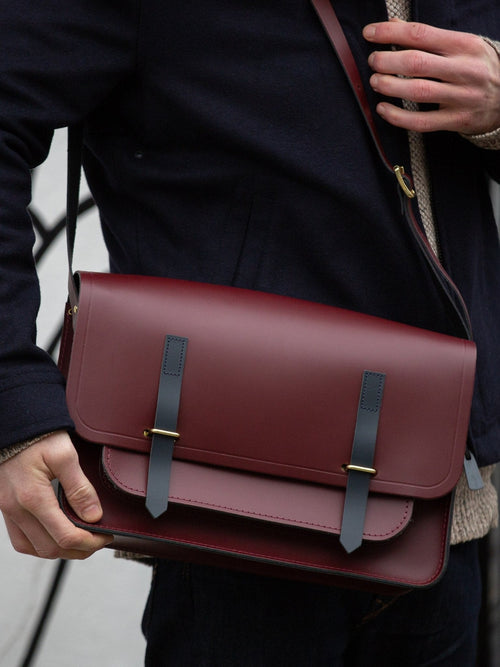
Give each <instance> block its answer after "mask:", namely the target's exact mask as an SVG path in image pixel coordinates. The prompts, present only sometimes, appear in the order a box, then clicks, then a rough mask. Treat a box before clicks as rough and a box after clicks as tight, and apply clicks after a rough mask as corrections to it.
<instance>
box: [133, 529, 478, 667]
mask: <svg viewBox="0 0 500 667" xmlns="http://www.w3.org/2000/svg"><path fill="white" fill-rule="evenodd" d="M480 597H481V583H480V572H479V564H478V554H477V544H476V543H475V542H469V543H466V544H462V545H459V546H457V547H452V549H451V554H450V562H449V566H448V569H447V572H446V574H445V576H444V577H443V578H442V579H441V581H440V582H439V583H438V584H437V585H435V586H434V587H432V588H430V589H428V590H423V591H413V592H411V593H406V594H404V595H402V596H400V597H398V598H387V597H386V598H382V597H378V596H376V595H372V594H369V593H366V592H359V591H353V590H348V589H339V588H333V587H326V586H317V585H311V584H304V583H297V582H291V581H286V580H277V579H269V578H265V577H259V576H254V575H249V574H242V573H236V572H228V571H225V570H218V569H214V568H209V567H203V566H197V565H196V566H195V565H187V564H182V563H174V562H170V561H158V562H157V563H156V566H155V569H154V577H153V585H152V589H151V593H150V597H149V600H148V604H147V607H146V611H145V613H144V620H143V631H144V634H145V636H146V639H147V642H148V645H147V653H146V663H145V664H146V665H147V666H148V667H162V666H167V665H168V667H225V666H228V667H229V666H231V667H280V666H281V665H282V666H283V667H285V666H286V667H309V666H311V667H340V666H344V667H367V666H369V665H370V666H372V667H392V666H394V667H399V666H400V665H401V666H403V665H404V667H413V666H415V667H417V666H418V667H424V665H434V666H436V667H438V666H439V667H474V665H475V652H476V637H477V621H478V615H479V608H480Z"/></svg>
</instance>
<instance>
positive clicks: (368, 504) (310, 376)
mask: <svg viewBox="0 0 500 667" xmlns="http://www.w3.org/2000/svg"><path fill="white" fill-rule="evenodd" d="M313 4H314V5H315V8H316V10H317V11H318V14H319V16H320V19H321V20H322V22H323V24H324V26H325V28H326V30H327V32H328V33H329V35H330V38H331V39H332V41H333V44H334V47H335V49H336V51H337V53H338V55H339V58H340V60H341V62H342V63H343V65H344V68H345V70H346V73H347V74H348V76H349V79H350V81H351V84H352V86H353V90H354V92H355V94H356V97H357V99H358V102H359V104H360V107H361V109H362V110H363V113H364V114H365V118H366V120H367V123H368V126H369V128H370V131H371V132H372V135H373V136H374V140H375V141H376V144H377V147H378V150H379V152H380V154H381V157H382V159H383V161H384V164H386V166H388V168H389V169H390V170H391V171H393V169H394V171H395V173H396V176H397V178H398V180H399V181H400V185H401V191H402V193H403V191H404V194H402V195H401V196H402V201H403V203H404V209H405V217H406V219H407V221H408V224H409V225H410V228H411V229H412V231H413V233H414V234H415V238H416V239H417V240H418V243H419V245H420V248H421V250H422V252H423V253H424V256H425V258H426V259H427V261H428V263H429V265H430V266H431V268H432V270H433V272H434V275H435V277H436V280H437V281H438V282H439V284H440V285H441V287H442V291H443V295H444V302H445V304H446V307H450V308H451V309H452V311H453V313H454V314H455V316H457V317H458V319H459V321H460V323H461V326H462V327H463V329H464V338H458V337H457V338H455V337H451V336H446V335H442V334H438V333H434V332H430V331H426V330H421V329H417V328H414V327H410V326H406V325H403V324H398V323H395V322H391V321H388V320H384V319H380V318H375V317H371V316H367V315H363V314H360V313H355V312H350V311H346V310H342V309H339V308H335V307H330V306H325V305H320V304H316V303H311V302H307V301H301V300H298V299H293V298H288V297H282V296H276V295H272V294H265V293H261V292H255V291H251V290H244V289H239V288H233V287H223V286H216V285H208V284H200V283H194V282H185V281H180V280H173V279H166V278H152V277H144V276H125V275H110V274H98V273H80V274H77V276H76V282H75V281H74V280H73V277H71V281H70V306H69V308H68V312H67V316H66V322H65V330H64V335H63V340H62V345H61V354H60V366H61V368H62V369H63V371H64V372H65V374H66V376H67V400H68V406H69V409H70V413H71V416H72V418H73V420H74V423H75V427H76V433H75V436H74V442H75V445H76V447H77V449H78V452H79V456H80V461H81V464H82V467H83V469H84V471H85V473H86V474H87V475H88V477H89V478H90V480H91V481H92V483H93V484H94V486H95V487H96V489H97V491H98V494H99V496H100V499H101V502H102V506H103V509H104V515H103V518H102V520H101V521H100V522H99V523H98V524H86V523H84V522H82V521H81V519H79V518H78V517H77V516H76V515H75V514H74V512H73V511H72V509H71V507H70V506H69V505H68V503H67V501H66V499H65V497H64V494H63V493H61V504H62V507H63V509H64V510H65V512H66V513H67V514H68V516H69V517H70V518H71V519H72V520H73V521H74V522H75V523H76V524H77V525H80V526H82V527H84V528H87V529H90V530H92V531H96V532H103V533H111V534H113V535H114V536H115V540H114V544H113V548H116V549H123V550H128V551H133V552H137V553H144V554H149V555H158V556H162V557H168V558H173V559H181V560H187V561H193V562H202V563H208V564H213V565H220V566H224V567H230V568H239V569H244V570H251V571H255V572H260V573H263V574H270V575H276V576H286V577H293V578H300V579H307V580H313V581H320V582H324V583H332V584H337V583H341V582H343V581H345V580H347V579H349V580H351V581H354V582H357V583H359V585H363V584H364V583H369V584H373V583H374V582H375V583H376V584H377V585H378V584H384V585H389V586H399V587H425V586H429V585H431V584H433V583H434V582H436V581H437V580H438V578H439V577H440V576H441V574H442V573H443V571H444V569H445V566H446V560H447V553H448V544H449V529H450V522H451V504H452V498H453V490H454V487H455V485H456V484H457V481H458V479H459V477H460V474H461V472H462V470H463V463H464V454H465V450H466V440H467V432H468V422H469V412H470V405H471V399H472V392H473V384H474V369H475V346H474V344H473V343H472V342H471V341H470V340H469V339H468V338H469V335H468V331H469V328H468V316H467V312H466V310H465V308H464V306H463V302H462V300H461V297H460V295H459V294H458V292H457V291H456V288H455V287H454V285H453V283H452V282H451V280H450V279H449V277H448V276H447V275H446V273H445V272H444V270H443V269H442V267H441V266H440V264H439V262H438V260H437V259H436V257H435V255H434V253H433V252H432V250H431V249H430V248H429V246H428V244H427V241H426V239H425V236H424V234H423V233H422V231H421V229H420V227H419V225H418V223H417V221H416V220H415V218H414V216H413V213H412V209H411V202H410V198H411V196H412V194H413V192H412V186H411V181H410V180H409V179H408V177H407V176H406V175H405V174H404V170H402V169H401V168H400V167H396V168H393V167H392V165H391V164H390V163H388V161H387V159H386V158H385V155H384V153H383V150H382V148H381V146H380V142H379V141H378V137H377V135H376V130H375V127H374V124H373V120H372V118H371V113H370V110H369V108H368V104H367V102H366V99H365V97H364V92H363V90H362V86H361V84H360V83H359V82H360V78H359V74H358V72H357V68H356V65H355V63H354V60H353V58H352V55H351V54H350V51H349V48H348V46H347V42H346V40H345V38H344V36H343V33H342V31H341V29H340V26H339V24H338V21H337V20H336V17H335V14H334V13H333V10H332V8H331V5H330V3H329V2H328V0H313ZM71 136H72V138H71V141H72V142H73V143H74V145H73V146H72V147H71V148H70V169H69V181H68V245H69V255H70V266H71V262H72V254H73V243H74V236H75V225H76V216H77V207H78V179H79V172H80V156H79V153H80V151H81V138H80V137H78V136H77V135H76V134H72V135H71ZM70 274H71V271H70ZM466 460H467V461H468V462H469V463H468V465H469V466H472V464H471V463H470V461H471V458H470V455H469V454H467V457H466Z"/></svg>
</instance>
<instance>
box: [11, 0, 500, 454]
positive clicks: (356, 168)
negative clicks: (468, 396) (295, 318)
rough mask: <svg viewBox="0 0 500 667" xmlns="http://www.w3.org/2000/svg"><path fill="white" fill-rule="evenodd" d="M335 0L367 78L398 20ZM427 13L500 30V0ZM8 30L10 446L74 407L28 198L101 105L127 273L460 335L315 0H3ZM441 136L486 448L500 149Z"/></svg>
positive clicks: (397, 142) (404, 158) (98, 190)
mask: <svg viewBox="0 0 500 667" xmlns="http://www.w3.org/2000/svg"><path fill="white" fill-rule="evenodd" d="M335 6H336V8H337V11H338V14H339V17H340V19H341V21H342V23H343V24H344V26H345V29H346V32H347V35H348V38H349V41H350V42H351V45H352V48H353V50H354V53H355V56H356V58H357V60H358V63H359V66H360V68H361V71H362V75H363V77H364V79H365V82H367V81H368V78H369V75H370V71H369V68H368V65H367V57H368V55H369V53H370V51H371V50H372V48H373V47H371V46H370V45H368V44H366V43H365V42H364V40H363V38H362V36H361V28H362V26H363V25H365V24H366V23H368V22H372V21H376V20H383V19H384V18H386V13H385V4H384V2H383V0H363V1H362V2H361V1H359V2H353V0H337V1H336V2H335ZM414 13H415V16H416V18H417V19H418V20H421V21H424V22H427V23H431V24H434V25H437V26H440V27H444V28H452V29H460V30H467V31H471V32H475V33H478V34H485V35H489V36H491V37H493V38H495V39H500V5H499V4H498V2H497V0H475V1H474V2H471V1H470V0H447V1H442V2H439V3H437V2H435V1H434V0H425V1H424V0H420V1H418V2H415V3H414ZM0 43H1V44H2V57H1V58H0V391H1V392H2V398H1V403H0V406H1V407H0V446H6V445H9V444H12V443H15V442H19V441H23V440H25V439H27V438H30V437H33V436H35V435H37V434H40V433H45V432H48V431H51V430H54V429H57V428H65V427H70V426H71V421H70V419H69V417H68V415H67V411H66V407H65V402H64V386H63V382H62V379H61V377H60V375H59V373H58V371H57V370H56V368H55V367H54V365H53V364H52V362H51V361H50V360H49V359H48V358H47V356H46V355H45V354H44V353H43V352H41V351H40V350H38V348H36V346H35V344H34V336H35V326H34V321H35V316H36V310H37V306H38V290H37V281H36V276H35V273H34V267H33V260H32V242H33V232H32V229H31V224H30V221H29V218H28V216H27V214H26V206H27V205H28V203H29V199H30V170H31V169H32V168H34V167H35V166H36V165H38V164H39V163H40V162H41V161H43V159H44V158H45V156H46V154H47V151H48V149H49V145H50V140H51V136H52V132H53V130H54V129H55V128H57V127H63V126H66V125H68V124H73V123H76V122H79V121H81V120H85V124H86V150H85V167H86V172H87V177H88V181H89V184H90V186H91V189H92V192H93V194H94V197H95V199H96V201H97V203H98V205H99V208H100V212H101V218H102V224H103V230H104V234H105V238H106V241H107V243H108V247H109V251H110V261H111V268H112V270H113V271H120V272H128V273H147V274H156V275H168V276H175V277H180V278H187V279H194V280H202V281H209V282H216V283H224V284H232V285H237V286H244V287H250V288H255V289H259V290H265V291H272V292H276V293H279V294H288V295H293V296H297V297H301V298H305V299H312V300H315V301H320V302H324V303H330V304H335V305H340V306H343V307H346V308H352V309H355V310H360V311H363V312H367V313H372V314H375V315H380V316H383V317H388V318H391V319H395V320H399V321H402V322H408V323H411V324H415V325H418V326H422V327H426V328H430V329H434V330H438V331H443V332H448V333H458V334H459V333H460V332H459V331H457V329H456V322H455V321H454V320H453V319H450V317H449V314H448V310H447V309H446V308H445V307H444V305H443V297H442V295H441V293H440V291H439V289H438V288H437V287H436V285H435V283H434V281H433V278H432V276H431V274H430V272H429V269H428V268H427V266H426V263H425V261H424V260H423V259H422V257H421V255H420V253H419V251H418V249H417V247H416V246H415V243H414V241H413V240H412V237H411V235H410V233H409V231H408V228H407V227H406V225H405V223H404V221H403V219H402V217H401V214H400V210H399V201H398V196H397V191H396V190H397V186H396V184H395V182H394V178H393V177H392V176H391V175H390V174H389V173H388V172H387V171H386V170H385V169H384V168H383V167H382V165H381V163H380V161H379V158H378V155H377V154H376V152H375V151H374V148H373V146H372V144H371V140H370V137H369V135H368V133H367V131H366V129H365V127H364V125H363V122H362V120H361V117H360V114H359V111H358V109H357V107H356V104H355V102H354V100H353V97H352V93H351V92H350V89H349V87H348V85H347V82H346V80H345V77H344V75H343V73H342V71H341V70H340V67H339V65H338V63H337V60H336V58H335V56H334V54H333V51H332V49H331V47H330V45H329V43H328V41H327V39H326V37H325V35H324V33H323V31H322V29H321V27H320V25H319V22H318V20H317V18H316V16H315V14H314V12H313V10H312V9H311V6H310V4H309V2H308V0H273V2H269V1H268V0H252V1H251V2H249V1H248V0H206V1H205V2H200V1H199V0H183V1H182V2H180V1H179V0H168V2H167V1H165V0H142V1H141V0H44V2H40V3H37V2H33V1H32V0H18V1H17V2H16V3H11V2H6V1H5V0H1V1H0ZM369 97H370V99H371V101H372V102H373V103H375V102H376V98H375V96H374V95H373V94H372V93H370V92H369ZM378 122H379V126H380V132H381V134H382V138H383V141H384V144H385V147H386V151H387V153H388V154H389V157H390V158H391V160H393V161H394V163H402V164H404V165H407V167H408V166H409V155H408V140H407V135H406V133H405V132H404V131H402V130H398V129H395V128H391V127H390V126H388V125H387V124H385V123H383V122H382V121H378ZM426 145H427V150H428V157H429V161H430V166H431V180H432V196H433V204H434V208H435V215H436V224H437V229H438V236H439V241H440V244H441V248H442V253H443V261H444V264H445V266H446V268H447V270H448V271H449V272H450V274H451V275H452V277H453V279H454V280H455V281H456V283H457V284H458V286H459V287H460V289H461V290H462V293H463V296H464V298H465V300H466V302H467V304H468V306H469V309H470V312H471V317H472V322H473V328H474V337H475V340H476V342H477V344H478V349H479V365H478V384H477V390H476V395H475V401H474V410H473V417H472V434H473V441H474V444H475V446H476V449H477V451H478V453H479V457H480V461H481V462H482V463H486V462H490V461H493V460H497V459H500V437H499V436H500V428H499V427H500V354H499V345H498V340H499V333H500V299H499V298H498V296H499V295H500V264H499V246H498V240H497V233H496V228H495V224H494V220H493V216H492V211H491V205H490V202H489V198H488V184H487V176H486V174H487V173H489V175H490V176H493V177H494V178H497V179H498V178H499V177H500V153H499V152H493V151H490V152H488V151H484V150H480V149H478V148H476V147H474V146H473V145H472V144H470V143H469V142H467V141H466V140H465V139H463V138H461V137H460V136H458V135H455V134H452V133H435V134H432V135H429V136H428V137H426ZM61 279H62V280H64V279H65V277H64V276H61Z"/></svg>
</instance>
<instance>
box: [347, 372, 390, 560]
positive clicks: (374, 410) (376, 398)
mask: <svg viewBox="0 0 500 667" xmlns="http://www.w3.org/2000/svg"><path fill="white" fill-rule="evenodd" d="M384 383H385V374H384V373H375V372H373V371H364V373H363V381H362V385H361V393H360V397H359V405H358V415H357V419H356V429H355V432H354V440H353V443H352V453H351V462H350V464H349V465H348V466H346V467H347V470H348V478H347V488H346V494H345V503H344V513H343V516H342V528H341V532H340V543H341V544H342V546H343V547H344V549H345V550H346V551H347V552H348V553H351V552H352V551H354V550H355V549H357V548H358V547H359V546H360V545H361V541H362V539H363V528H364V523H365V515H366V504H367V502H368V490H369V487H370V479H371V477H372V475H373V474H375V472H376V471H375V470H374V469H373V460H374V457H375V445H376V442H377V433H378V423H379V417H380V410H381V406H382V396H383V393H384Z"/></svg>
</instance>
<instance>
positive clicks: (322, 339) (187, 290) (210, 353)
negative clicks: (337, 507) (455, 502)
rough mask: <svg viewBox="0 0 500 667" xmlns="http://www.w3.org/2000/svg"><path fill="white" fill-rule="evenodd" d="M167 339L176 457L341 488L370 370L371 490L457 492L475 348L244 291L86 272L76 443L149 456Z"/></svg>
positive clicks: (73, 373)
mask: <svg viewBox="0 0 500 667" xmlns="http://www.w3.org/2000/svg"><path fill="white" fill-rule="evenodd" d="M166 334H171V335H178V336H186V337H188V338H189V344H188V352H187V358H186V363H185V375H184V381H183V387H182V396H181V406H180V414H179V420H178V430H179V432H180V439H179V440H178V441H177V444H176V448H175V454H174V456H175V457H176V458H177V459H179V460H184V461H193V462H198V463H206V464H212V465H216V466H225V467H231V468H239V469H243V470H247V471H249V472H255V473H262V474H267V475H275V476H283V477H287V478H290V479H296V480H304V481H310V482H315V483H319V484H323V485H331V486H337V487H344V486H345V483H346V474H345V473H344V471H343V470H342V465H343V464H345V463H348V462H349V460H350V452H351V446H352V438H353V433H354V427H355V421H356V411H357V404H358V399H359V391H360V383H361V378H362V373H363V371H364V370H372V371H377V372H382V373H385V374H386V383H385V392H384V398H383V404H382V411H381V416H380V423H379V435H378V440H377V448H376V453H375V468H376V469H377V475H376V476H375V477H374V478H373V480H372V483H371V490H372V491H375V492H380V493H388V494H399V495H401V496H403V497H408V496H410V497H420V498H433V497H438V496H442V495H444V494H446V493H448V492H449V491H450V490H451V489H452V488H453V487H454V485H455V484H456V482H457V480H458V478H459V475H460V473H461V470H462V462H463V453H464V448H465V442H466V435H467V426H468V417H469V409H470V401H471V396H472V389H473V378H474V363H475V347H474V344H473V343H471V342H469V341H466V340H462V339H456V338H451V337H448V336H443V335H440V334H435V333H432V332H428V331H422V330H418V329H415V328H413V327H408V326H405V325H401V324H396V323H392V322H389V321H387V320H382V319H378V318H373V317H369V316H365V315H360V314H357V313H352V312H350V311H343V310H340V309H337V308H332V307H328V306H323V305H320V304H314V303H310V302H306V301H300V300H296V299H288V298H286V297H280V296H275V295H271V294H263V293H257V292H253V291H250V290H243V289H238V288H229V287H221V286H213V285H205V284H197V285H196V288H194V285H193V284H192V283H189V282H183V281H175V280H166V279H158V278H149V277H130V276H115V275H102V274H82V276H81V288H80V302H79V311H78V319H77V324H76V331H75V336H74V341H73V349H72V356H71V363H70V368H69V376H68V388H67V395H68V403H69V407H70V411H71V415H72V417H73V419H74V420H75V424H76V427H77V431H78V433H79V434H80V435H81V436H82V437H84V438H86V439H88V440H90V441H93V442H95V443H102V444H106V445H110V446H112V447H119V448H122V449H128V450H132V451H137V452H147V451H148V449H149V441H148V440H147V439H146V438H145V437H144V436H143V431H144V429H145V428H148V427H151V426H152V424H153V420H154V414H155V402H156V393H157V387H158V376H159V364H160V363H161V355H162V348H163V342H164V337H165V335H166Z"/></svg>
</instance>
